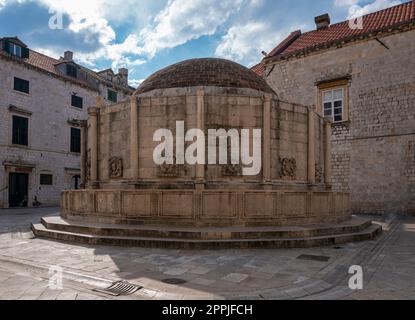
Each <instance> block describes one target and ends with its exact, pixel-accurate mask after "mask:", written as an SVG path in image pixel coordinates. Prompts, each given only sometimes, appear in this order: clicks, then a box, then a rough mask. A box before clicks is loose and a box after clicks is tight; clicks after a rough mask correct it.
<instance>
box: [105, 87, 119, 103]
mask: <svg viewBox="0 0 415 320" xmlns="http://www.w3.org/2000/svg"><path fill="white" fill-rule="evenodd" d="M110 92H111V93H113V94H115V99H114V100H113V99H111V97H110ZM107 100H108V101H111V102H113V103H117V102H118V92H117V91H114V90H111V89H108V92H107Z"/></svg>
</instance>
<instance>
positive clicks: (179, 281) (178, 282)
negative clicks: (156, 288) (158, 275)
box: [161, 278, 186, 285]
mask: <svg viewBox="0 0 415 320" xmlns="http://www.w3.org/2000/svg"><path fill="white" fill-rule="evenodd" d="M161 282H163V283H167V284H176V285H178V284H185V283H186V280H183V279H177V278H172V279H164V280H161Z"/></svg>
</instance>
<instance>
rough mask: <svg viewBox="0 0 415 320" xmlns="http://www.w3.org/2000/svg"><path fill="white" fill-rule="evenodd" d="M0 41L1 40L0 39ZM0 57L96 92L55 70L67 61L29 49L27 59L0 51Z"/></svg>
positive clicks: (85, 69)
mask: <svg viewBox="0 0 415 320" xmlns="http://www.w3.org/2000/svg"><path fill="white" fill-rule="evenodd" d="M16 39H17V38H16ZM0 40H1V38H0ZM0 55H1V56H3V57H5V58H6V59H11V60H14V61H16V62H19V63H24V64H27V65H28V66H31V67H34V68H37V69H40V70H41V71H45V72H48V73H50V74H52V75H55V76H57V77H60V78H62V79H64V80H67V81H71V82H74V83H77V84H79V85H81V86H85V87H88V88H90V89H92V90H94V91H97V90H98V89H97V88H96V87H95V86H93V85H92V84H91V83H89V82H88V81H86V80H83V79H79V78H73V77H70V76H68V75H66V74H64V73H62V72H60V71H59V69H58V68H57V66H58V65H59V64H62V63H67V62H68V61H65V60H57V59H54V58H52V57H49V56H47V55H44V54H42V53H39V52H37V51H34V50H31V49H29V58H24V59H22V58H17V57H13V56H11V55H9V54H8V53H6V52H4V51H3V50H0ZM73 63H74V62H73ZM75 64H76V63H75ZM78 66H79V67H80V68H81V69H82V70H84V71H86V72H87V73H88V74H90V75H91V76H92V77H94V78H96V79H97V80H99V81H101V82H105V83H106V84H107V85H109V83H107V81H106V80H105V79H102V77H100V76H99V75H98V74H97V73H96V72H94V71H92V70H90V69H88V68H85V67H82V66H80V65H78ZM112 86H115V87H117V88H119V89H122V90H128V91H132V90H134V88H132V87H128V88H124V87H120V86H117V85H115V84H112Z"/></svg>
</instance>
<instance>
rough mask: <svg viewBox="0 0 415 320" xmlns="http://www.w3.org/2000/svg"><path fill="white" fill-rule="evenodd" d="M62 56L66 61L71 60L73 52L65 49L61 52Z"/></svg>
mask: <svg viewBox="0 0 415 320" xmlns="http://www.w3.org/2000/svg"><path fill="white" fill-rule="evenodd" d="M63 58H64V59H65V60H66V61H72V60H73V52H72V51H65V53H64V54H63Z"/></svg>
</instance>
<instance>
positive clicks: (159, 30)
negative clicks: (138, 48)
mask: <svg viewBox="0 0 415 320" xmlns="http://www.w3.org/2000/svg"><path fill="white" fill-rule="evenodd" d="M242 2H243V0H210V1H206V0H172V1H169V3H168V5H167V7H166V8H165V9H164V10H162V11H161V12H160V13H159V14H158V15H157V16H156V17H155V19H154V25H153V26H151V27H148V28H145V29H144V30H143V31H142V32H141V33H140V37H141V38H142V41H143V44H144V45H143V48H142V49H143V52H145V53H147V54H148V55H149V56H150V57H153V56H154V55H155V54H156V53H157V52H158V51H160V50H162V49H166V48H174V47H176V46H179V45H182V44H184V43H186V42H188V41H190V40H194V39H198V38H200V37H201V36H205V35H213V34H215V33H216V31H217V30H218V28H219V27H220V26H222V25H223V24H224V23H225V22H226V21H227V20H228V19H229V17H230V16H231V15H232V14H233V13H235V12H237V11H239V9H240V6H241V4H242Z"/></svg>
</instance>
